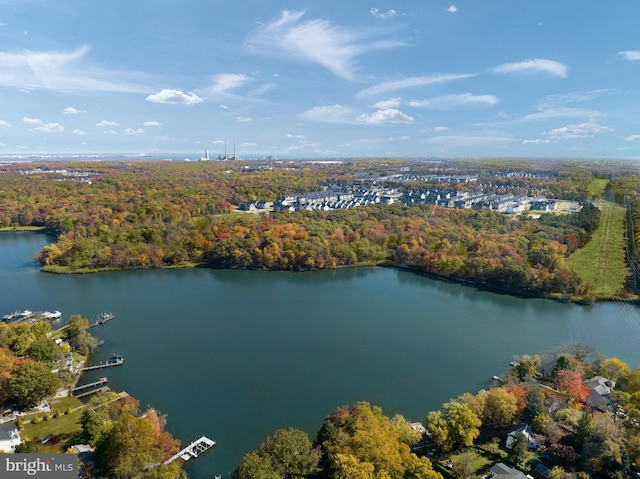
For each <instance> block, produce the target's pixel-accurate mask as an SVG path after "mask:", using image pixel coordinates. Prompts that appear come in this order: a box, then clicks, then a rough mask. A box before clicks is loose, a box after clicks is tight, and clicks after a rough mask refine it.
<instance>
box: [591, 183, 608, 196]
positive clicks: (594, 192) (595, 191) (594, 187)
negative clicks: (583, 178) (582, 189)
mask: <svg viewBox="0 0 640 479" xmlns="http://www.w3.org/2000/svg"><path fill="white" fill-rule="evenodd" d="M608 184H609V180H607V179H606V178H594V179H592V180H591V181H590V182H589V184H588V185H587V194H588V195H589V197H590V198H600V197H602V195H603V194H604V192H605V190H606V189H607V185H608Z"/></svg>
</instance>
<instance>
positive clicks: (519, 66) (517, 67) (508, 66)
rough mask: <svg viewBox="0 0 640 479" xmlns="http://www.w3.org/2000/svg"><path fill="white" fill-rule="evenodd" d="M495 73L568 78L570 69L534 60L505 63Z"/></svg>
mask: <svg viewBox="0 0 640 479" xmlns="http://www.w3.org/2000/svg"><path fill="white" fill-rule="evenodd" d="M491 71H492V72H494V73H543V74H546V75H549V76H553V77H559V78H566V77H567V71H568V68H567V66H566V65H563V64H562V63H559V62H556V61H553V60H545V59H543V58H534V59H532V60H524V61H521V62H515V63H505V64H503V65H499V66H497V67H495V68H492V69H491Z"/></svg>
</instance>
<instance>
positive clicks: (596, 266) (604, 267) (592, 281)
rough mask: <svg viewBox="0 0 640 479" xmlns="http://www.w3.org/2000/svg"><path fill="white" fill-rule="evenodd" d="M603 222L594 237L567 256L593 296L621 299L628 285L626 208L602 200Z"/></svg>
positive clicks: (569, 262) (595, 297) (596, 298)
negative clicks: (625, 238) (625, 240)
mask: <svg viewBox="0 0 640 479" xmlns="http://www.w3.org/2000/svg"><path fill="white" fill-rule="evenodd" d="M599 206H600V211H601V212H602V215H601V218H600V224H599V225H598V228H597V229H596V231H595V232H594V234H593V238H592V239H591V241H589V243H588V244H587V245H586V246H584V247H583V248H581V249H579V250H578V251H576V252H575V253H573V254H572V255H571V256H570V257H569V258H568V264H569V266H571V267H572V268H573V270H574V271H575V272H576V273H578V275H579V276H580V278H582V280H583V281H585V282H586V283H587V284H589V286H590V288H591V290H592V295H593V299H595V300H607V299H614V298H618V297H619V296H620V294H621V293H622V291H623V290H624V286H625V278H626V277H627V273H628V270H627V263H626V261H625V243H624V234H625V230H624V220H625V209H624V208H623V207H622V206H618V205H615V204H613V203H611V202H608V201H601V202H600V205H599Z"/></svg>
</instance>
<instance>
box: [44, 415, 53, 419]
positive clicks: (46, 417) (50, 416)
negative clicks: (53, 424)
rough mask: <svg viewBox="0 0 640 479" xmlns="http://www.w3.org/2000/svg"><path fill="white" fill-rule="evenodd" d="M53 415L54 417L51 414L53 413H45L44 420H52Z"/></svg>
mask: <svg viewBox="0 0 640 479" xmlns="http://www.w3.org/2000/svg"><path fill="white" fill-rule="evenodd" d="M52 417H53V416H52V415H51V413H47V414H45V415H44V420H45V421H51V418H52Z"/></svg>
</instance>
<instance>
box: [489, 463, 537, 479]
mask: <svg viewBox="0 0 640 479" xmlns="http://www.w3.org/2000/svg"><path fill="white" fill-rule="evenodd" d="M485 478H486V479H494V478H495V479H527V476H526V475H525V474H524V472H522V471H520V470H518V469H514V468H513V467H509V466H507V465H506V464H503V463H502V462H499V463H497V464H494V465H493V466H492V467H491V469H489V474H487V475H486V476H485Z"/></svg>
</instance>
